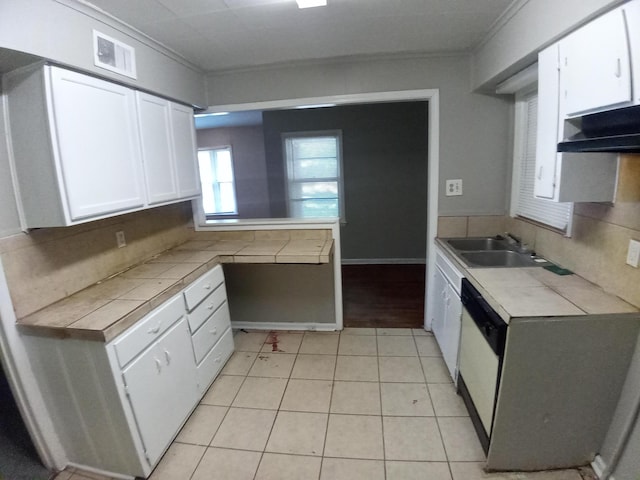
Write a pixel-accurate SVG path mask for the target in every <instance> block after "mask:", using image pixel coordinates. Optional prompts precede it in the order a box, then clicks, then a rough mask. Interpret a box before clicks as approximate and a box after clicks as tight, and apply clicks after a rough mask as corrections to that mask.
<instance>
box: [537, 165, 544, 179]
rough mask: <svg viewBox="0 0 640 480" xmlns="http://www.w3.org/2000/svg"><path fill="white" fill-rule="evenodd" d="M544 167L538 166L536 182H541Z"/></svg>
mask: <svg viewBox="0 0 640 480" xmlns="http://www.w3.org/2000/svg"><path fill="white" fill-rule="evenodd" d="M543 168H544V167H543V166H542V165H540V168H539V169H538V180H542V169H543Z"/></svg>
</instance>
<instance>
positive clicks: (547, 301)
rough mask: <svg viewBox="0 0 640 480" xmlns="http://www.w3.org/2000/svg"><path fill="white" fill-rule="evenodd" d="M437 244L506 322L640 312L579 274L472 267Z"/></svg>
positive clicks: (532, 268)
mask: <svg viewBox="0 0 640 480" xmlns="http://www.w3.org/2000/svg"><path fill="white" fill-rule="evenodd" d="M437 244H438V246H439V247H440V248H441V250H442V251H444V253H445V254H446V255H447V258H449V260H451V261H453V262H454V264H455V265H456V266H457V267H458V268H459V269H460V270H461V271H462V272H463V273H464V276H465V277H466V278H467V279H468V280H469V281H470V282H471V283H472V284H473V286H474V287H476V288H477V289H478V291H479V292H480V293H481V294H482V296H483V297H484V298H485V300H486V301H487V302H488V303H489V305H491V307H492V308H493V309H494V310H495V311H496V312H497V313H498V314H499V315H500V316H501V317H502V319H503V320H504V321H505V322H506V323H509V322H510V321H511V320H512V319H516V318H536V317H565V316H585V315H612V314H636V315H637V314H638V313H639V312H640V311H639V310H638V308H636V307H634V306H633V305H631V304H629V303H627V302H625V301H624V300H622V299H621V298H619V297H617V296H615V295H612V294H610V293H607V292H605V291H604V290H603V289H602V288H600V287H599V286H597V285H595V284H593V283H591V282H589V281H587V280H585V279H584V278H582V277H580V276H578V275H576V274H573V275H556V274H555V273H552V272H550V271H548V270H546V269H544V268H543V267H525V268H469V267H466V266H465V265H464V264H463V263H462V262H460V261H459V260H458V259H457V257H456V255H455V253H453V252H452V251H451V250H450V249H449V247H448V246H447V245H446V244H444V242H441V241H440V240H437Z"/></svg>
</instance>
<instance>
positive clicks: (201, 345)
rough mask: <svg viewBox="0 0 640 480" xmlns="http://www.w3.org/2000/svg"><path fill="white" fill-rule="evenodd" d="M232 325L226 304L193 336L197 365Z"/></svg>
mask: <svg viewBox="0 0 640 480" xmlns="http://www.w3.org/2000/svg"><path fill="white" fill-rule="evenodd" d="M230 325H231V323H230V320H229V304H227V302H225V303H224V304H222V306H221V307H220V308H218V310H216V312H215V313H214V314H213V315H211V316H210V317H209V319H208V320H207V321H206V322H205V324H204V325H202V328H201V329H200V330H198V331H197V332H196V334H195V335H194V336H193V352H194V353H195V356H196V363H200V361H201V360H202V359H203V358H204V356H205V355H206V354H207V352H208V351H209V350H211V347H213V346H214V345H215V344H216V342H217V341H218V339H219V338H220V336H221V335H222V334H223V333H224V332H225V330H226V329H227V328H229V326H230Z"/></svg>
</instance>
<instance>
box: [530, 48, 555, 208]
mask: <svg viewBox="0 0 640 480" xmlns="http://www.w3.org/2000/svg"><path fill="white" fill-rule="evenodd" d="M558 54H559V49H558V44H554V45H551V46H550V47H548V48H546V49H545V50H543V51H541V52H540V53H539V54H538V127H537V135H536V171H535V183H534V189H533V193H534V195H535V196H536V197H538V198H546V199H553V198H554V196H555V193H556V185H555V175H556V161H557V160H558V156H559V154H558V152H557V149H558V147H557V146H558V133H559V130H558V122H559V115H558V114H559V108H558V101H559V93H560V92H559V90H560V88H559V81H560V65H559V57H558Z"/></svg>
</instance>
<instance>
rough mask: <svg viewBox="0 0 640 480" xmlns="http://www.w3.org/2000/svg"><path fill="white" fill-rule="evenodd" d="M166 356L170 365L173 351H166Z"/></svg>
mask: <svg viewBox="0 0 640 480" xmlns="http://www.w3.org/2000/svg"><path fill="white" fill-rule="evenodd" d="M164 358H165V360H166V361H167V365H169V364H170V363H171V353H170V352H169V350H165V351H164Z"/></svg>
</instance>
